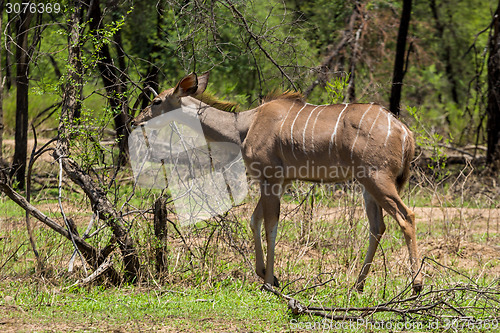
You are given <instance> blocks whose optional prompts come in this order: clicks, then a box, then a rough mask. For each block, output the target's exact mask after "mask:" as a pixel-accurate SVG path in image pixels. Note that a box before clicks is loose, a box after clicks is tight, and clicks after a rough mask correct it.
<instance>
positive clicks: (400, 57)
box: [389, 0, 411, 116]
mask: <svg viewBox="0 0 500 333" xmlns="http://www.w3.org/2000/svg"><path fill="white" fill-rule="evenodd" d="M410 19H411V0H403V11H402V13H401V22H400V24H399V31H398V40H397V44H396V59H395V61H394V72H393V77H392V89H391V97H390V106H389V109H390V110H391V112H392V113H393V114H395V115H396V116H399V112H400V103H401V90H402V88H403V78H404V76H405V71H404V65H405V53H406V37H407V36H408V28H409V26H410Z"/></svg>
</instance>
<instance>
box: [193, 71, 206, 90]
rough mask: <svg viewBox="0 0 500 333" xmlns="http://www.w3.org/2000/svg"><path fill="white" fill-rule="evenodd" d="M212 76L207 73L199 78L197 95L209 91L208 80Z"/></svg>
mask: <svg viewBox="0 0 500 333" xmlns="http://www.w3.org/2000/svg"><path fill="white" fill-rule="evenodd" d="M209 76H210V72H205V73H203V74H201V75H200V76H198V89H197V90H196V94H195V95H198V94H203V92H204V91H205V89H207V84H208V78H209Z"/></svg>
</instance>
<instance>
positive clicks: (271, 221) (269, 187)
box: [261, 183, 281, 287]
mask: <svg viewBox="0 0 500 333" xmlns="http://www.w3.org/2000/svg"><path fill="white" fill-rule="evenodd" d="M280 195H281V186H279V188H278V185H276V184H274V185H273V184H269V183H265V184H263V185H262V187H261V201H262V208H263V214H264V228H265V230H266V242H267V263H266V269H265V272H264V282H265V283H269V284H270V285H272V286H274V287H279V282H278V279H277V278H276V277H275V276H274V253H275V245H276V235H277V234H278V220H279V216H280Z"/></svg>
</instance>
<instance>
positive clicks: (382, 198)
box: [372, 182, 422, 293]
mask: <svg viewBox="0 0 500 333" xmlns="http://www.w3.org/2000/svg"><path fill="white" fill-rule="evenodd" d="M387 184H390V182H386V183H385V186H381V187H379V188H378V189H377V190H376V191H375V192H379V193H373V191H372V194H373V195H374V197H375V198H377V201H378V203H379V204H380V205H381V206H382V208H383V209H384V210H385V211H386V212H387V213H388V214H389V215H391V216H392V217H393V218H394V219H395V220H396V221H397V222H398V224H399V227H400V228H401V231H402V232H403V235H404V237H405V241H406V246H407V247H408V254H409V257H410V265H411V271H412V275H413V277H414V279H413V290H414V291H415V292H416V293H419V292H420V291H421V290H422V273H421V271H420V260H419V256H418V249H417V236H416V226H415V214H414V213H413V212H412V211H411V209H409V208H408V207H406V205H405V204H404V202H403V200H401V197H400V196H399V194H398V191H397V190H396V186H395V185H394V186H387ZM381 189H384V190H381Z"/></svg>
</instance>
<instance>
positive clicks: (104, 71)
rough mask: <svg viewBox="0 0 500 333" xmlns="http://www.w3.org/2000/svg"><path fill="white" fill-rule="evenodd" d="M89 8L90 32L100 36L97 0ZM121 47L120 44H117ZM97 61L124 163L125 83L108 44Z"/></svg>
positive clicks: (104, 46) (100, 19) (126, 147)
mask: <svg viewBox="0 0 500 333" xmlns="http://www.w3.org/2000/svg"><path fill="white" fill-rule="evenodd" d="M89 6H90V8H89V11H90V15H89V17H90V23H89V27H90V32H91V33H92V34H93V35H94V36H96V37H97V38H100V36H99V29H102V14H101V8H100V2H99V0H93V1H91V2H90V4H89ZM119 47H120V48H121V47H122V46H121V45H119ZM98 56H99V61H98V63H97V67H98V68H99V72H100V73H101V77H102V81H103V84H104V88H105V89H106V93H107V95H108V100H109V105H110V107H111V110H112V111H113V114H114V122H115V130H116V138H117V140H118V147H119V149H120V153H119V156H118V165H119V166H120V165H125V164H126V163H127V161H128V131H127V114H126V113H125V112H127V110H128V102H127V98H126V97H125V93H126V91H127V85H126V84H125V82H123V81H122V80H120V77H121V76H122V75H121V74H118V73H117V71H116V68H115V66H114V65H113V61H112V59H111V52H110V50H109V46H108V44H103V45H101V47H100V48H99V50H98ZM123 59H124V57H123Z"/></svg>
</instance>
